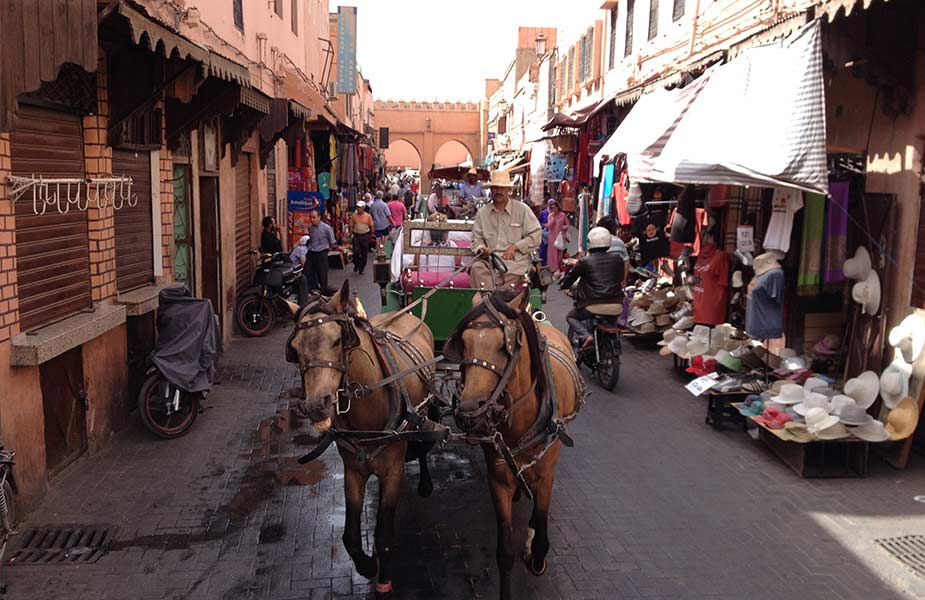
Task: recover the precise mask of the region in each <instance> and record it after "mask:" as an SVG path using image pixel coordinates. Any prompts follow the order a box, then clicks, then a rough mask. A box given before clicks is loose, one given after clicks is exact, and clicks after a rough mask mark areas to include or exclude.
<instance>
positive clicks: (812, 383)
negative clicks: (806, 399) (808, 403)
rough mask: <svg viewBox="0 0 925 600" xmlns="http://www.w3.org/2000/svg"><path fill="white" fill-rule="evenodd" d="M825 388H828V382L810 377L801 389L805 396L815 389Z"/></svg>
mask: <svg viewBox="0 0 925 600" xmlns="http://www.w3.org/2000/svg"><path fill="white" fill-rule="evenodd" d="M827 387H829V382H828V381H826V380H825V379H823V378H821V377H810V378H809V379H807V380H806V383H804V384H803V389H804V390H806V393H807V394H808V393H810V392H811V391H813V390H815V389H817V388H827Z"/></svg>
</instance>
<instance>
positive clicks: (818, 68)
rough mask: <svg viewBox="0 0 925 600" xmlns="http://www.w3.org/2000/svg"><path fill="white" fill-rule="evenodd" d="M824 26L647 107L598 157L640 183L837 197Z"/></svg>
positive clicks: (642, 103)
mask: <svg viewBox="0 0 925 600" xmlns="http://www.w3.org/2000/svg"><path fill="white" fill-rule="evenodd" d="M821 35H822V32H821V23H820V22H819V21H818V20H816V21H814V22H813V23H811V24H809V25H807V26H806V27H804V28H803V29H801V30H800V31H798V32H796V33H795V34H794V35H793V36H791V37H789V38H787V39H785V40H782V41H780V42H777V43H774V44H769V45H767V46H760V47H756V48H751V49H749V50H746V51H745V52H743V53H742V54H741V56H740V57H739V58H737V59H735V60H733V61H732V62H730V63H728V64H725V65H721V66H718V67H714V68H712V69H710V70H708V71H707V72H706V73H704V75H703V76H702V77H701V78H700V79H698V80H697V81H695V82H693V83H692V84H690V85H688V86H686V87H685V88H683V89H675V90H671V91H662V92H654V93H652V94H648V95H645V96H643V97H642V98H640V100H639V102H637V104H636V106H635V107H633V110H632V111H630V113H629V115H627V117H626V119H625V120H624V121H623V123H622V124H621V125H620V127H619V128H618V129H617V131H616V132H614V134H613V136H611V138H610V139H609V140H608V141H607V143H606V144H604V147H603V148H601V150H600V152H598V153H597V155H595V157H594V161H595V172H598V168H599V165H600V162H601V160H602V159H603V158H604V157H605V156H606V157H611V158H612V157H613V156H615V155H616V154H617V153H621V152H622V153H624V154H626V155H627V168H628V169H629V175H630V178H632V179H635V180H637V181H663V182H671V183H694V184H732V185H755V186H764V187H790V188H796V189H800V190H805V191H811V192H819V193H823V194H825V193H827V192H828V173H827V170H826V155H825V152H826V147H825V94H824V86H823V73H822V39H821Z"/></svg>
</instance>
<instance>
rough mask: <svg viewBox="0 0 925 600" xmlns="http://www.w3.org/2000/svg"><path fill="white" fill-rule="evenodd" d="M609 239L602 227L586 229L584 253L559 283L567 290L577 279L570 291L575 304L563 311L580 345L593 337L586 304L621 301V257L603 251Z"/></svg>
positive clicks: (585, 343) (592, 318)
mask: <svg viewBox="0 0 925 600" xmlns="http://www.w3.org/2000/svg"><path fill="white" fill-rule="evenodd" d="M610 241H611V235H610V232H609V231H607V229H605V228H604V227H595V228H594V229H592V230H591V231H589V232H588V254H587V255H585V256H583V257H582V258H580V259H579V260H578V262H577V263H575V265H574V266H573V267H572V268H571V269H569V271H568V273H566V274H565V276H564V277H563V278H562V281H561V282H560V283H559V286H560V288H561V289H562V290H566V291H568V290H570V289H571V288H572V286H573V285H575V283H576V281H577V285H575V289H574V290H572V294H571V295H572V296H573V297H574V299H575V307H574V308H573V309H572V311H571V312H569V313H568V315H566V321H568V324H569V325H570V326H571V328H572V331H574V332H575V335H576V336H577V342H578V345H579V347H581V348H586V347H588V346H590V345H591V343H592V342H593V341H594V336H593V335H592V334H591V328H590V327H589V324H588V322H589V321H591V322H593V320H594V315H593V314H592V313H591V312H590V311H588V310H587V307H588V306H592V305H595V304H622V303H623V285H622V284H623V268H624V267H623V257H622V256H621V255H619V254H617V253H614V252H607V250H608V249H610ZM575 341H576V340H573V343H574V342H575Z"/></svg>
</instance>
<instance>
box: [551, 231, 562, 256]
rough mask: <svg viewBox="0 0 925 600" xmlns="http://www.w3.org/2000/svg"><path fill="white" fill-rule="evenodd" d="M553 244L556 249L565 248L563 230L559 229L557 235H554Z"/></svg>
mask: <svg viewBox="0 0 925 600" xmlns="http://www.w3.org/2000/svg"><path fill="white" fill-rule="evenodd" d="M553 246H555V247H556V250H562V251H564V250H565V234H564V233H563V232H561V231H560V232H559V235H557V236H556V241H555V242H553Z"/></svg>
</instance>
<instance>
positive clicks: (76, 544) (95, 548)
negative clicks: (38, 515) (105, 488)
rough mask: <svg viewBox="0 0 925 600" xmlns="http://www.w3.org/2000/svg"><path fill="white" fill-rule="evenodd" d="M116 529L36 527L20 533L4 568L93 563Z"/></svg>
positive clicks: (111, 538)
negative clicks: (6, 566) (9, 566)
mask: <svg viewBox="0 0 925 600" xmlns="http://www.w3.org/2000/svg"><path fill="white" fill-rule="evenodd" d="M116 532H117V528H115V527H108V526H83V527H69V526H59V527H39V528H35V529H27V530H26V531H23V532H22V533H21V534H20V535H19V536H17V539H16V546H15V547H14V548H13V550H12V551H11V552H10V555H9V558H7V559H6V563H7V564H8V565H48V564H61V563H65V564H77V563H81V564H85V563H95V562H96V561H97V560H99V558H100V557H101V556H103V555H104V554H106V552H107V551H109V547H110V545H111V544H112V540H113V538H114V537H115V534H116Z"/></svg>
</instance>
